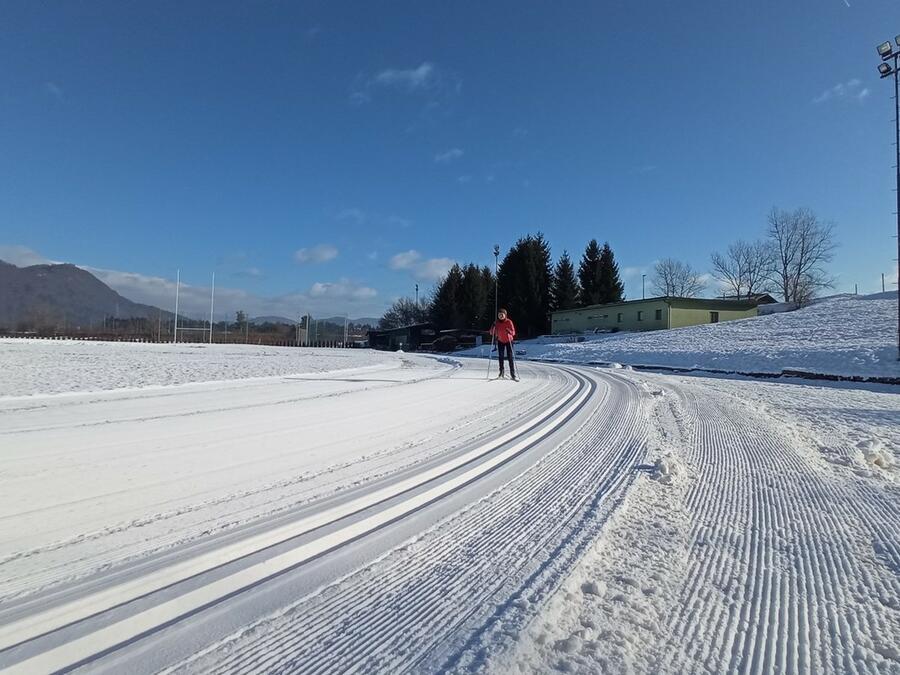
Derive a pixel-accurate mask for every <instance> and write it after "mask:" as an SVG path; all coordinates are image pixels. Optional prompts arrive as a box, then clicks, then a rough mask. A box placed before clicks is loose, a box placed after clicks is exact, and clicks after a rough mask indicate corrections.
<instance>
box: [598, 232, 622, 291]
mask: <svg viewBox="0 0 900 675" xmlns="http://www.w3.org/2000/svg"><path fill="white" fill-rule="evenodd" d="M599 270H600V274H599V278H598V280H597V289H598V292H599V293H598V294H599V298H600V302H601V303H607V302H621V301H622V300H623V299H624V298H625V294H624V291H625V285H624V284H623V283H622V280H621V279H620V278H619V264H618V263H617V262H616V257H615V255H613V252H612V249H611V248H610V247H609V242H606V243H605V244H603V250H602V251H600V265H599Z"/></svg>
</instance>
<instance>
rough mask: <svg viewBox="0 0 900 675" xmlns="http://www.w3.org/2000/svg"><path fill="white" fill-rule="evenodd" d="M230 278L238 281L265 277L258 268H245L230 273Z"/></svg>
mask: <svg viewBox="0 0 900 675" xmlns="http://www.w3.org/2000/svg"><path fill="white" fill-rule="evenodd" d="M231 276H233V277H237V278H239V279H262V278H263V277H264V276H266V275H265V274H263V271H262V270H261V269H259V268H258V267H245V268H243V269H239V270H236V271H234V272H232V273H231Z"/></svg>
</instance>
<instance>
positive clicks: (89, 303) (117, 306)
mask: <svg viewBox="0 0 900 675" xmlns="http://www.w3.org/2000/svg"><path fill="white" fill-rule="evenodd" d="M160 313H161V314H162V318H163V320H167V319H171V318H172V316H173V315H172V313H171V312H166V311H164V310H160V309H159V308H158V307H153V306H151V305H142V304H140V303H137V302H132V301H131V300H129V299H128V298H125V297H122V296H121V295H119V294H118V293H116V292H115V291H114V290H113V289H111V288H110V287H109V286H107V285H106V284H104V283H103V282H102V281H100V280H99V279H98V278H97V277H95V276H94V275H93V274H91V273H90V272H87V271H85V270H83V269H81V268H80V267H75V265H32V266H30V267H16V266H15V265H10V264H9V263H7V262H4V261H2V260H0V327H5V328H9V329H15V328H16V327H17V325H18V324H19V323H27V324H28V325H29V328H36V327H45V326H57V325H62V324H63V323H67V324H68V325H69V326H71V327H78V326H81V327H88V326H90V325H91V324H94V325H99V324H100V323H102V321H103V320H104V319H105V318H106V317H109V316H113V317H118V318H120V319H129V318H138V317H144V318H148V319H157V318H158V317H159V316H160Z"/></svg>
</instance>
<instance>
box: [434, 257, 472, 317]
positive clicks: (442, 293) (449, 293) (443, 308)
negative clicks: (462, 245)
mask: <svg viewBox="0 0 900 675" xmlns="http://www.w3.org/2000/svg"><path fill="white" fill-rule="evenodd" d="M462 288H463V273H462V270H461V269H460V267H459V265H458V264H455V265H453V267H451V268H450V271H449V272H447V275H446V276H445V277H444V278H443V279H441V280H440V282H438V285H437V287H436V288H435V289H434V293H433V294H432V298H431V321H432V322H433V323H434V324H435V325H436V326H437V327H438V329H439V330H448V329H450V328H464V325H463V324H464V323H465V316H464V314H463V311H462V304H461V303H462V298H463V294H462Z"/></svg>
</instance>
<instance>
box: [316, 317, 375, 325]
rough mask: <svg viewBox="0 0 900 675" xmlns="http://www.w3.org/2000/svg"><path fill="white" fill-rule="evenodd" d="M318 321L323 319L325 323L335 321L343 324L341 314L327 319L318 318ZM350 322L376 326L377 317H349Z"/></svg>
mask: <svg viewBox="0 0 900 675" xmlns="http://www.w3.org/2000/svg"><path fill="white" fill-rule="evenodd" d="M319 321H325V322H326V323H336V324H338V325H340V326H343V325H344V317H342V316H332V317H329V318H327V319H319ZM350 323H355V324H356V325H358V326H364V325H365V324H369V325H370V326H377V325H378V319H372V318H369V317H363V318H362V319H350Z"/></svg>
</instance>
